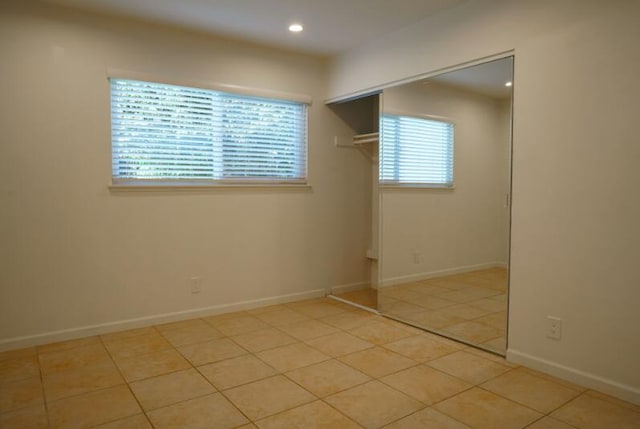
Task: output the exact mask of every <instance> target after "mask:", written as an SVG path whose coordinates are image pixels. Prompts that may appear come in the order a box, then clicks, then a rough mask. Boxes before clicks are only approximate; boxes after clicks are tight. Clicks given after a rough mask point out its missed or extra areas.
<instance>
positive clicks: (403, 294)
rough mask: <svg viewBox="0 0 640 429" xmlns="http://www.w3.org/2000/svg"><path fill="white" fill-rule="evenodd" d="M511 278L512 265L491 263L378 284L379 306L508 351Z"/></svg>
mask: <svg viewBox="0 0 640 429" xmlns="http://www.w3.org/2000/svg"><path fill="white" fill-rule="evenodd" d="M507 277H508V273H507V270H506V269H503V268H490V269H486V270H478V271H472V272H468V273H464V274H456V275H451V276H445V277H438V278H433V279H429V280H423V281H417V282H411V283H403V284H399V285H394V286H391V287H385V288H381V289H378V298H377V304H378V310H379V311H380V312H381V313H382V314H385V315H388V316H391V317H394V318H397V319H399V320H402V321H405V322H407V323H411V324H414V325H417V326H420V327H423V328H425V329H428V330H430V331H433V332H437V333H439V334H442V335H445V336H448V337H451V338H455V339H458V340H461V341H465V342H468V343H471V344H477V345H479V346H480V347H483V348H485V349H487V350H490V351H493V352H496V353H501V354H504V353H505V352H506V349H507V341H506V336H507V280H508V279H507ZM352 293H353V292H352Z"/></svg>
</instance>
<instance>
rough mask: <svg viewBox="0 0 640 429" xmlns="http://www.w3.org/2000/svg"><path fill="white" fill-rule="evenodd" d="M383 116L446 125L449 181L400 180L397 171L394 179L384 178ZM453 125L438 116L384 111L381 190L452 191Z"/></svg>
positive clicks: (381, 123) (381, 125)
mask: <svg viewBox="0 0 640 429" xmlns="http://www.w3.org/2000/svg"><path fill="white" fill-rule="evenodd" d="M385 116H393V117H399V118H409V119H420V120H426V121H431V122H436V123H442V124H446V125H447V126H449V127H450V130H451V131H450V132H451V139H450V142H449V149H448V150H449V158H450V159H449V165H448V172H447V173H448V175H449V180H443V181H436V182H427V181H408V180H402V179H400V178H399V177H398V174H399V173H400V171H399V169H393V174H394V175H395V178H394V179H390V178H385V176H388V174H384V173H385V172H384V170H383V169H384V168H385V147H384V140H385V139H386V138H387V137H385V132H384V125H383V120H384V117H385ZM396 148H397V146H396ZM387 161H388V160H387ZM454 161H455V123H454V122H453V121H452V120H451V119H449V118H443V117H439V116H429V115H419V114H415V113H406V112H400V111H385V112H384V113H383V114H382V115H381V116H380V172H379V175H380V186H381V187H382V188H383V189H394V188H418V189H420V188H426V189H454V188H455V182H454V180H455V168H454V166H455V162H454Z"/></svg>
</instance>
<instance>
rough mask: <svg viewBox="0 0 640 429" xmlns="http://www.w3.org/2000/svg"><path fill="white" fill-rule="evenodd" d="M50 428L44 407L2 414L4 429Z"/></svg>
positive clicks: (1, 419) (1, 422)
mask: <svg viewBox="0 0 640 429" xmlns="http://www.w3.org/2000/svg"><path fill="white" fill-rule="evenodd" d="M48 427H49V424H48V420H47V412H46V410H45V408H44V405H38V406H36V407H29V408H21V409H19V410H15V411H10V412H8V413H2V414H0V428H3V429H47V428H48Z"/></svg>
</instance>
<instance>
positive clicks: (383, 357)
mask: <svg viewBox="0 0 640 429" xmlns="http://www.w3.org/2000/svg"><path fill="white" fill-rule="evenodd" d="M339 360H340V361H342V362H343V363H346V364H347V365H349V366H351V367H353V368H355V369H357V370H359V371H362V372H364V373H365V374H367V375H369V376H371V377H374V378H378V377H383V376H385V375H388V374H391V373H394V372H397V371H400V370H402V369H405V368H409V367H411V366H415V365H417V362H415V361H414V360H411V359H409V358H406V357H404V356H402V355H399V354H397V353H395V352H392V351H391V350H386V349H383V348H380V347H375V348H371V349H367V350H363V351H360V352H355V353H351V354H350V355H346V356H342V357H340V358H339Z"/></svg>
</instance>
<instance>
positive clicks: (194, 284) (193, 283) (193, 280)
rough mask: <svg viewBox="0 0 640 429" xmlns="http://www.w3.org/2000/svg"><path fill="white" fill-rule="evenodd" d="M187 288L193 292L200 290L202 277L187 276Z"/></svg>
mask: <svg viewBox="0 0 640 429" xmlns="http://www.w3.org/2000/svg"><path fill="white" fill-rule="evenodd" d="M189 289H190V290H191V293H193V294H195V293H200V292H202V277H189Z"/></svg>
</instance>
